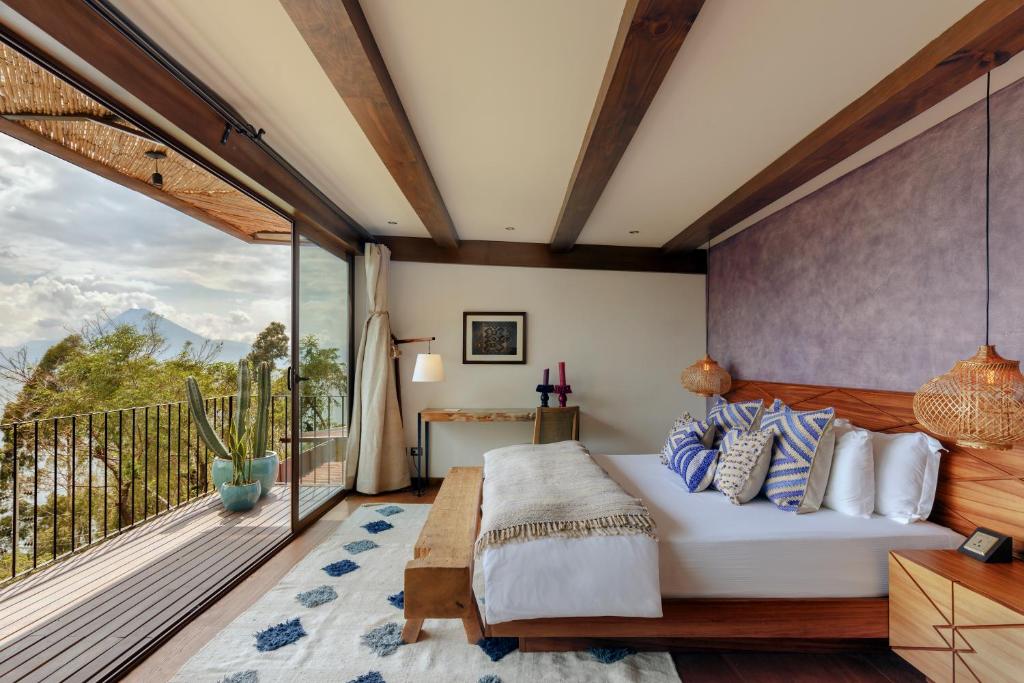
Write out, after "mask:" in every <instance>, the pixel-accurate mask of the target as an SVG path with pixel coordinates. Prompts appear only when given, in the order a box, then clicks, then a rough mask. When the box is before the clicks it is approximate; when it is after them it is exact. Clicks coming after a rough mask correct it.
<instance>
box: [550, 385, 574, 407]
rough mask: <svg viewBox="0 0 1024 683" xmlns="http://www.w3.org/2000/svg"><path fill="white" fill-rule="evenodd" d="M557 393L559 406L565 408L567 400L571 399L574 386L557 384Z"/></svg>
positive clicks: (555, 388) (555, 387)
mask: <svg viewBox="0 0 1024 683" xmlns="http://www.w3.org/2000/svg"><path fill="white" fill-rule="evenodd" d="M554 390H555V394H556V395H557V396H558V406H559V407H560V408H564V407H565V404H566V402H567V401H568V400H569V394H571V393H572V387H571V386H570V385H568V384H556V385H555V386H554Z"/></svg>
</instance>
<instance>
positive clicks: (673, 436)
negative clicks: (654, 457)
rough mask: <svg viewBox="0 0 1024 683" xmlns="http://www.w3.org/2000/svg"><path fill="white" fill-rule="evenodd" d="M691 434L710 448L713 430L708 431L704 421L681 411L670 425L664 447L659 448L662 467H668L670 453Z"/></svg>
mask: <svg viewBox="0 0 1024 683" xmlns="http://www.w3.org/2000/svg"><path fill="white" fill-rule="evenodd" d="M691 432H695V433H696V434H697V435H698V438H699V439H701V440H702V442H703V443H704V445H705V446H710V445H711V439H712V437H713V436H714V433H715V430H713V429H709V428H708V423H707V422H706V421H704V420H695V419H693V417H692V416H691V415H690V413H688V412H686V411H683V413H682V414H681V415H680V416H679V417H678V418H676V421H675V422H673V423H672V429H671V430H670V431H669V433H668V438H667V439H665V445H664V446H662V447H661V464H662V465H668V462H669V460H670V459H671V458H672V452H673V451H674V450H675V448H676V446H677V445H679V443H680V442H681V441H682V440H683V438H684V437H685V436H686V435H688V434H689V433H691Z"/></svg>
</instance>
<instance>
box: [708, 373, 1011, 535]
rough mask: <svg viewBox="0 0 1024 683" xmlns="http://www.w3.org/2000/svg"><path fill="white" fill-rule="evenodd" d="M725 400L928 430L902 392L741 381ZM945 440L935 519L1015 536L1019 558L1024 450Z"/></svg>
mask: <svg viewBox="0 0 1024 683" xmlns="http://www.w3.org/2000/svg"><path fill="white" fill-rule="evenodd" d="M725 397H726V398H727V399H728V400H730V401H749V400H752V399H758V398H760V399H764V400H765V403H766V404H769V403H771V402H772V401H773V400H774V399H776V398H778V399H781V400H782V401H784V402H785V403H786V404H787V405H788V406H790V407H791V408H794V409H797V410H811V409H815V408H826V407H829V406H834V407H835V409H836V417H843V418H846V419H847V420H849V421H850V422H852V423H853V424H855V425H857V426H859V427H864V428H865V429H870V430H872V431H876V432H910V431H927V430H925V429H924V428H923V427H922V426H921V425H920V424H919V423H918V422H917V420H916V419H915V418H914V410H913V398H914V395H913V394H910V393H905V392H900V391H876V390H873V389H845V388H842V387H829V386H815V385H810V384H782V383H777V382H759V381H755V380H736V381H735V382H733V385H732V390H731V391H729V393H727V394H726V395H725ZM939 440H940V441H942V442H943V444H945V446H946V447H947V448H948V449H949V452H948V453H944V454H943V456H942V466H941V469H940V472H939V487H938V490H937V491H936V494H935V506H934V508H933V510H932V515H931V518H930V519H931V520H932V521H933V522H936V523H937V524H941V525H943V526H947V527H949V528H951V529H954V530H956V531H958V532H960V533H962V534H968V533H970V532H971V531H973V530H974V528H975V527H979V526H984V527H988V528H990V529H994V530H995V531H999V532H1001V533H1004V534H1007V535H1010V536H1013V544H1014V549H1015V550H1016V551H1017V553H1021V552H1022V551H1024V447H1022V446H1020V445H1018V446H1016V447H1014V448H1013V449H1012V450H1008V451H990V450H980V449H974V448H961V447H959V446H957V445H955V444H953V443H952V442H949V441H947V440H945V439H939Z"/></svg>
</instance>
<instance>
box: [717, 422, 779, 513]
mask: <svg viewBox="0 0 1024 683" xmlns="http://www.w3.org/2000/svg"><path fill="white" fill-rule="evenodd" d="M772 441H773V437H772V433H771V432H762V431H754V432H748V431H745V430H742V429H730V430H729V431H728V432H726V434H725V436H724V437H722V448H721V450H720V451H719V453H718V465H717V466H716V467H715V488H716V489H718V490H719V491H721V492H722V493H724V494H725V495H726V497H727V498H728V499H729V500H731V501H732V502H733V503H734V504H736V505H742V504H743V503H748V502H750V501H751V500H753V498H754V496H756V495H757V494H758V492H759V491H760V490H761V487H762V486H763V485H764V480H765V477H766V476H767V475H768V466H769V465H770V464H771V461H772Z"/></svg>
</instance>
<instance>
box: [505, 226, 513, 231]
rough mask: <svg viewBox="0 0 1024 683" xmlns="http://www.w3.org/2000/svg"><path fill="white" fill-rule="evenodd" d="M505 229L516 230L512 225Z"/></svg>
mask: <svg viewBox="0 0 1024 683" xmlns="http://www.w3.org/2000/svg"><path fill="white" fill-rule="evenodd" d="M505 229H506V230H515V228H514V227H513V226H511V225H506V226H505Z"/></svg>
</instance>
